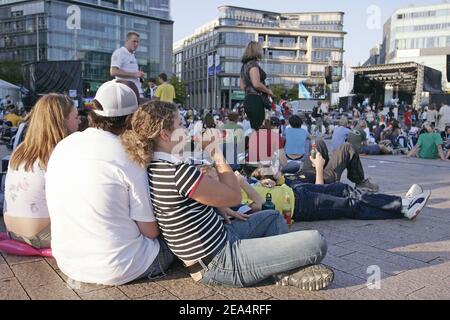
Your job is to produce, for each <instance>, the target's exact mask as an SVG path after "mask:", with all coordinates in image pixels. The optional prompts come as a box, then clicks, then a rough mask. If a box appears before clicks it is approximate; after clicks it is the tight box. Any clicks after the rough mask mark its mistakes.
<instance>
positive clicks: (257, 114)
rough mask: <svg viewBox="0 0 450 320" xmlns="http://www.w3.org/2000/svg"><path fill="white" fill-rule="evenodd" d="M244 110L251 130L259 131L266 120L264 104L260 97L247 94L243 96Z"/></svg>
mask: <svg viewBox="0 0 450 320" xmlns="http://www.w3.org/2000/svg"><path fill="white" fill-rule="evenodd" d="M244 110H245V113H246V114H247V117H248V120H249V121H250V125H251V127H252V129H254V130H259V129H260V128H261V126H262V124H263V122H264V119H265V118H266V111H265V109H264V103H263V100H262V98H261V96H260V95H256V94H255V95H254V94H249V95H246V96H245V101H244Z"/></svg>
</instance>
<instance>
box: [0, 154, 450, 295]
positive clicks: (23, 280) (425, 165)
mask: <svg viewBox="0 0 450 320" xmlns="http://www.w3.org/2000/svg"><path fill="white" fill-rule="evenodd" d="M363 164H364V168H365V170H366V173H367V175H368V176H369V177H371V178H372V179H373V181H374V182H376V183H378V184H380V187H381V191H382V192H384V193H393V194H396V195H403V194H404V193H405V192H406V191H407V190H408V188H409V187H410V186H411V185H412V184H413V183H420V184H422V185H423V186H424V187H425V188H426V189H431V190H432V191H433V194H432V198H431V200H430V202H429V206H428V208H427V209H426V210H424V211H423V213H422V214H421V215H420V216H419V217H418V219H417V220H416V221H414V222H410V221H407V220H394V221H350V220H340V221H325V222H314V223H299V224H296V225H294V226H293V227H292V231H297V230H309V229H317V230H319V231H320V232H322V233H323V234H324V235H325V237H326V238H327V241H328V243H329V251H328V255H327V257H326V259H325V261H324V263H325V264H327V265H329V266H331V267H332V268H333V269H334V271H335V275H336V277H335V281H334V283H333V285H332V286H331V287H330V288H329V289H328V290H325V291H320V292H314V293H308V292H303V291H301V290H299V289H296V288H292V287H277V286H275V285H273V284H271V283H269V282H267V283H263V284H261V285H260V286H258V287H254V288H248V289H228V288H221V287H220V288H219V287H208V286H204V285H199V284H196V283H194V282H193V281H192V280H191V279H190V277H189V275H188V274H187V273H186V270H185V269H184V268H183V267H182V266H181V265H180V264H176V265H175V266H174V267H173V269H172V271H171V272H170V274H169V276H167V277H165V278H162V279H158V280H155V281H152V282H150V281H139V282H136V283H132V284H129V285H125V286H118V287H105V286H94V285H81V286H79V285H76V284H75V285H74V284H71V283H66V277H65V276H64V275H63V274H62V273H61V271H60V270H59V269H58V267H57V265H56V262H55V261H54V260H53V259H42V258H35V257H28V258H25V257H16V256H10V255H7V254H1V255H0V300H4V299H33V300H36V299H88V300H91V299H96V300H97V299H101V300H103V299H138V300H140V299H144V300H173V299H181V300H228V299H232V300H254V299H256V300H272V299H276V300H278V299H281V300H285V299H294V300H317V299H339V300H342V299H358V300H359V299H363V300H371V299H373V300H381V299H450V162H448V163H446V162H442V161H438V160H435V161H432V160H431V161H427V160H419V159H405V158H403V157H401V156H382V157H381V156H380V157H370V158H364V159H363ZM0 230H2V231H3V230H4V226H3V225H0ZM377 270H379V271H381V274H380V275H381V279H382V280H381V285H380V288H379V289H374V290H371V289H369V288H368V286H367V282H368V279H369V277H371V276H373V275H375V273H376V271H377ZM368 271H369V273H368ZM374 271H375V273H374ZM370 279H372V278H370Z"/></svg>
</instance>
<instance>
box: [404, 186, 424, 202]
mask: <svg viewBox="0 0 450 320" xmlns="http://www.w3.org/2000/svg"><path fill="white" fill-rule="evenodd" d="M421 193H423V188H422V187H421V186H420V185H418V184H415V185H413V186H412V187H411V189H409V191H408V193H407V194H406V198H407V199H409V200H412V199H413V198H414V197H415V196H418V195H419V194H421Z"/></svg>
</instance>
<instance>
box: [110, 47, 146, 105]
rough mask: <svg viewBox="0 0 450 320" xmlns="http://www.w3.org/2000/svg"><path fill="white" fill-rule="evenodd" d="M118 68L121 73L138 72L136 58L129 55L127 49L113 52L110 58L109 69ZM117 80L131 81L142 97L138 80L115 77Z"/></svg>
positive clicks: (132, 54) (123, 48)
mask: <svg viewBox="0 0 450 320" xmlns="http://www.w3.org/2000/svg"><path fill="white" fill-rule="evenodd" d="M112 67H115V68H119V69H120V70H122V71H125V72H138V71H139V65H138V62H137V60H136V57H135V55H134V53H131V52H130V51H128V49H127V48H125V47H121V48H119V49H117V50H116V51H114V53H113V55H112V57H111V68H112ZM116 79H117V80H127V81H133V83H134V84H135V85H136V87H137V88H138V89H139V94H140V95H141V96H142V94H143V90H142V85H141V81H140V80H139V79H138V78H133V79H130V78H121V77H116Z"/></svg>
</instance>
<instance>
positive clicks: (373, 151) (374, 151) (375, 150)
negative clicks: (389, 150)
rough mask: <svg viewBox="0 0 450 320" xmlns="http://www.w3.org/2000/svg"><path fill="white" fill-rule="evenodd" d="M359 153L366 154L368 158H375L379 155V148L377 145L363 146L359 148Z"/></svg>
mask: <svg viewBox="0 0 450 320" xmlns="http://www.w3.org/2000/svg"><path fill="white" fill-rule="evenodd" d="M361 153H364V154H367V155H369V156H376V155H379V154H380V153H381V148H380V146H379V145H377V144H373V145H370V146H364V147H362V148H361Z"/></svg>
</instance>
